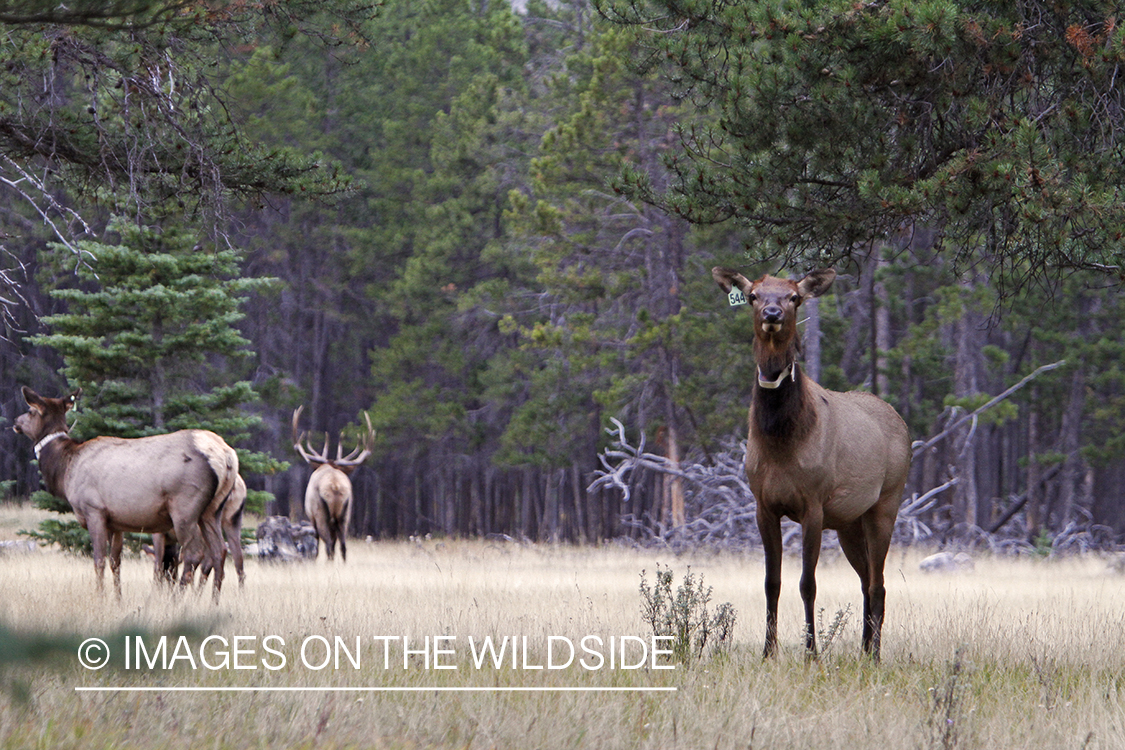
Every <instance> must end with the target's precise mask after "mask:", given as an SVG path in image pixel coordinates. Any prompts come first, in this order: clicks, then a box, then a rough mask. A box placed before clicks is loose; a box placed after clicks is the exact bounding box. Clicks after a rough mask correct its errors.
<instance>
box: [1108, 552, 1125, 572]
mask: <svg viewBox="0 0 1125 750" xmlns="http://www.w3.org/2000/svg"><path fill="white" fill-rule="evenodd" d="M1109 569H1110V570H1112V571H1113V572H1114V573H1121V574H1125V554H1121V555H1118V556H1117V557H1111V558H1110V559H1109Z"/></svg>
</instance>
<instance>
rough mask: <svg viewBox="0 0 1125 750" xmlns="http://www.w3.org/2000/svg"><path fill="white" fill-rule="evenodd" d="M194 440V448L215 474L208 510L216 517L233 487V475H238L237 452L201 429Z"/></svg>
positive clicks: (214, 435)
mask: <svg viewBox="0 0 1125 750" xmlns="http://www.w3.org/2000/svg"><path fill="white" fill-rule="evenodd" d="M195 442H196V448H198V449H199V451H200V453H202V454H203V455H204V456H205V457H206V458H207V465H208V466H210V467H211V471H212V472H213V473H214V474H215V480H216V486H215V494H214V495H213V496H212V498H211V502H210V504H209V510H211V511H212V512H213V513H215V514H216V517H217V516H218V514H219V513H220V512H221V511H222V507H223V503H225V502H226V501H227V498H228V497H229V496H230V493H231V491H232V490H233V489H234V482H235V477H237V476H238V454H237V453H235V452H234V448H231V447H230V446H229V445H227V444H226V442H225V441H224V440H223V439H222V438H221V437H219V436H218V435H216V434H215V433H213V432H208V431H201V432H200V433H198V437H197V439H196V441H195Z"/></svg>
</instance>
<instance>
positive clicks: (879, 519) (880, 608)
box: [863, 487, 902, 661]
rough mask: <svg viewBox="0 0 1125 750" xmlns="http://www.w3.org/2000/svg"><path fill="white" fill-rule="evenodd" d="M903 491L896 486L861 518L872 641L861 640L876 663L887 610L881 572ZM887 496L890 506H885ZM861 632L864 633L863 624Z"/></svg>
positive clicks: (885, 591)
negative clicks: (882, 508)
mask: <svg viewBox="0 0 1125 750" xmlns="http://www.w3.org/2000/svg"><path fill="white" fill-rule="evenodd" d="M901 493H902V488H901V487H899V488H897V489H896V491H895V492H894V493H893V496H892V495H885V496H884V497H883V498H880V500H879V503H878V504H877V505H876V506H875V508H874V509H872V510H873V512H869V513H868V514H867V515H865V516H864V517H863V535H864V537H865V538H866V539H867V551H868V555H869V557H868V561H869V563H870V566H869V567H870V571H871V574H870V579H869V581H868V591H870V592H871V612H870V615H869V617H868V618H866V619H868V620H869V622H870V625H871V639H870V642H868V641H867V640H866V639H865V640H864V650H865V651H867V652H868V653H869V654H871V656H872V658H873V659H874V660H875V661H879V647H880V645H881V641H882V636H883V612H884V610H885V608H886V601H887V589H886V587H885V586H884V585H883V569H884V567H885V566H886V563H887V552H889V551H890V548H891V535H892V534H893V533H894V527H895V514H896V513H897V511H898V502H899V498H900V497H901ZM887 497H890V499H891V501H892V502H891V503H884V500H885V499H886V498H887ZM888 505H889V507H890V509H891V510H890V513H879V512H878V511H879V509H880V508H881V507H887V506H888ZM864 632H865V633H866V632H867V627H866V625H865V626H864Z"/></svg>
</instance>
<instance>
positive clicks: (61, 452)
mask: <svg viewBox="0 0 1125 750" xmlns="http://www.w3.org/2000/svg"><path fill="white" fill-rule="evenodd" d="M75 445H77V443H76V442H75V441H74V439H73V438H72V437H70V435H69V434H67V433H65V432H60V433H51V434H48V435H46V436H44V437H43V439H42V440H40V441H39V442H38V443H36V444H35V457H36V458H37V459H38V460H39V473H40V474H41V475H42V476H43V484H44V485H45V486H46V487H47V491H48V492H50V493H51V494H52V495H54V496H56V497H61V498H63V499H64V500H65V499H66V495H65V494H64V491H63V481H62V480H63V477H64V476H66V468H67V466H68V465H69V464H70V458H71V456H72V455H73V454H74V450H73V447H74V446H75Z"/></svg>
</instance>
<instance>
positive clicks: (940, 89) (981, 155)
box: [599, 0, 1125, 291]
mask: <svg viewBox="0 0 1125 750" xmlns="http://www.w3.org/2000/svg"><path fill="white" fill-rule="evenodd" d="M599 4H600V7H601V8H602V9H603V11H604V12H605V13H606V14H607V15H608V16H609V17H610V18H612V19H613V20H615V21H617V22H619V23H622V24H625V25H628V26H629V27H630V28H632V29H634V30H635V32H636V34H637V35H638V38H639V39H640V41H641V45H640V47H641V49H642V50H643V52H641V53H639V54H638V55H636V56H635V57H634V59H635V60H638V61H639V62H640V64H642V65H645V66H648V67H661V68H663V66H665V65H667V68H663V69H664V70H666V75H667V76H668V77H669V78H670V79H671V80H673V81H675V82H676V83H677V84H679V85H680V86H681V87H682V90H683V91H684V93H685V94H686V95H690V96H691V97H692V98H693V99H694V100H695V101H696V102H697V103H698V104H700V105H701V106H704V107H707V108H710V109H712V110H713V111H714V112H715V113H716V115H717V119H716V122H715V123H714V124H713V125H706V124H705V125H704V126H700V127H695V126H690V125H689V126H687V127H685V128H684V129H683V131H682V144H683V146H684V153H682V154H676V155H673V156H671V157H670V158H669V160H668V163H669V165H670V167H671V169H672V170H673V171H674V172H675V174H676V177H677V178H676V180H675V181H674V183H673V184H672V185H671V186H670V188H669V189H667V190H665V189H663V187H662V186H660V185H656V184H652V183H650V182H649V181H648V180H647V179H646V177H645V175H644V173H642V172H633V173H631V174H627V175H626V176H625V179H624V180H623V182H622V187H623V189H626V190H627V191H629V192H631V193H633V194H637V195H641V196H644V197H645V198H647V199H649V200H653V201H657V202H659V203H661V204H662V205H664V206H666V207H668V208H669V209H671V210H673V211H675V212H677V213H679V214H681V215H683V216H686V217H688V218H690V219H691V220H693V221H698V222H717V221H725V220H728V219H729V220H733V221H735V222H737V223H739V224H741V225H743V226H745V227H747V228H749V229H751V230H753V232H754V236H755V237H756V239H757V241H758V242H759V243H760V245H756V246H755V247H754V252H755V253H756V254H759V255H762V256H767V257H777V256H781V257H785V258H786V259H787V260H789V261H791V262H793V261H798V260H799V261H802V262H804V263H808V262H817V261H823V260H824V259H828V258H838V257H840V256H850V255H852V254H855V253H856V252H857V251H858V250H862V249H864V248H867V247H869V246H870V245H871V243H876V244H878V243H883V242H887V241H889V240H890V238H891V237H892V236H893V235H894V234H895V233H897V232H899V231H900V230H901V229H902V228H903V227H906V228H908V229H911V228H914V229H932V230H936V231H939V232H940V233H942V235H943V237H944V244H943V246H942V253H943V255H946V256H948V257H949V258H950V259H951V260H953V261H955V262H956V263H957V265H959V266H961V267H964V266H967V265H970V264H972V263H977V262H981V261H982V260H983V262H985V263H986V264H988V266H989V267H990V268H992V269H993V270H994V272H995V274H994V276H995V279H994V283H996V284H998V285H1007V288H1004V289H1003V290H1004V291H1010V289H1011V288H1014V286H1018V285H1020V284H1023V283H1026V282H1027V280H1028V279H1034V278H1038V279H1042V278H1045V277H1046V278H1050V279H1058V278H1059V277H1060V276H1061V275H1062V274H1063V273H1064V272H1066V271H1067V270H1069V269H1075V268H1081V269H1091V270H1096V271H1101V272H1105V273H1108V274H1109V275H1110V278H1111V280H1113V281H1115V282H1119V281H1120V271H1121V268H1122V267H1125V256H1123V255H1122V251H1121V243H1120V238H1121V237H1122V235H1123V234H1125V204H1123V203H1122V201H1121V190H1122V186H1123V185H1125V166H1123V165H1125V159H1123V158H1122V156H1123V152H1122V149H1123V148H1125V147H1123V145H1122V144H1125V138H1123V136H1125V131H1123V127H1125V119H1123V118H1122V117H1121V116H1120V114H1121V111H1122V107H1123V104H1125V81H1122V80H1121V76H1120V75H1119V69H1120V67H1121V64H1122V62H1123V61H1125V28H1123V27H1121V26H1120V24H1119V23H1118V19H1117V15H1118V11H1119V9H1118V8H1117V6H1115V5H1113V4H1107V3H1104V2H1099V1H1098V0H1081V1H1079V2H1067V3H1055V2H1048V1H1047V0H1033V1H1032V2H997V3H985V4H981V3H975V2H961V1H955V2H947V1H946V0H930V1H927V2H910V1H906V0H896V1H895V2H880V3H863V4H857V3H853V2H851V0H834V1H833V2H824V3H788V2H769V3H682V2H679V1H678V0H646V1H645V2H631V1H628V0H621V1H620V2H619V1H618V0H601V2H600V3H599ZM980 248H984V249H985V252H984V253H983V254H981V253H979V252H978V249H980Z"/></svg>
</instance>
